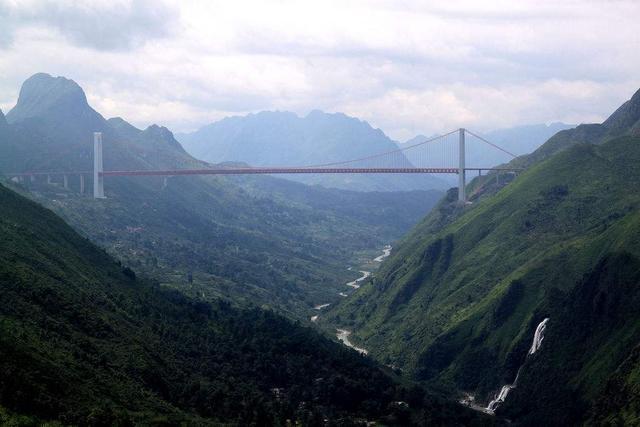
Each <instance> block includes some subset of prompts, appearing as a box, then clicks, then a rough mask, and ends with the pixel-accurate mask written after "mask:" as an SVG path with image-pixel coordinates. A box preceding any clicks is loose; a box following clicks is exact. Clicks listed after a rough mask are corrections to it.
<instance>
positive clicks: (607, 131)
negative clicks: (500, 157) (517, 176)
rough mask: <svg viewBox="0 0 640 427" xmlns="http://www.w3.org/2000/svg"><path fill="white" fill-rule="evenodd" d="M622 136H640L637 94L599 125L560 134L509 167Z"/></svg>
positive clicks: (532, 162)
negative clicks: (570, 148)
mask: <svg viewBox="0 0 640 427" xmlns="http://www.w3.org/2000/svg"><path fill="white" fill-rule="evenodd" d="M623 135H636V136H637V135H640V90H638V91H637V92H636V93H635V94H634V95H633V96H632V97H631V99H630V100H628V101H627V102H625V103H624V104H622V105H621V106H620V108H618V109H617V110H616V111H615V112H614V113H613V114H612V115H611V116H610V117H609V118H608V119H607V120H605V121H604V122H603V123H602V124H582V125H580V126H577V127H576V128H574V129H567V130H563V131H560V132H558V133H557V134H555V135H554V136H553V137H552V138H550V139H549V140H548V141H547V142H546V143H545V144H544V145H543V146H542V147H540V148H539V149H537V150H536V151H534V152H533V153H531V154H530V155H528V156H522V157H520V158H518V159H515V160H513V161H512V162H511V164H512V165H514V166H520V167H527V166H530V165H532V164H535V163H536V162H539V161H541V160H544V159H547V158H549V156H552V155H553V154H555V153H557V152H559V151H561V150H564V149H566V148H568V147H571V146H572V145H575V144H583V143H591V144H599V143H603V142H605V141H608V140H610V139H613V138H616V137H619V136H623Z"/></svg>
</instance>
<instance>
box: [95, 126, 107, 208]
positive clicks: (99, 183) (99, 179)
mask: <svg viewBox="0 0 640 427" xmlns="http://www.w3.org/2000/svg"><path fill="white" fill-rule="evenodd" d="M102 172H103V169H102V132H94V133H93V198H94V199H104V198H105V197H104V176H102Z"/></svg>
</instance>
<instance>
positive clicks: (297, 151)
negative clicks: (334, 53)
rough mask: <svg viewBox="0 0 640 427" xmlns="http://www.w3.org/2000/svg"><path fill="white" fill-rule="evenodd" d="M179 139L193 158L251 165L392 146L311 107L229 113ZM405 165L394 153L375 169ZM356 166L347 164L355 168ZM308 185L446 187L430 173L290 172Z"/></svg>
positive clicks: (376, 132) (349, 120)
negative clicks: (308, 109)
mask: <svg viewBox="0 0 640 427" xmlns="http://www.w3.org/2000/svg"><path fill="white" fill-rule="evenodd" d="M177 138H178V140H179V141H180V142H181V143H183V144H184V146H185V149H186V150H187V151H188V152H190V153H191V154H193V155H194V156H195V157H198V158H201V159H204V160H207V161H210V162H216V163H217V162H224V161H236V162H245V163H248V164H250V165H252V166H273V165H276V166H310V165H319V164H325V163H332V162H340V161H344V160H351V159H359V158H362V157H366V156H370V155H372V154H379V153H384V152H388V151H393V150H397V149H398V147H397V145H396V144H395V143H394V142H393V141H392V140H391V139H390V138H389V137H387V136H386V135H385V134H384V133H383V132H382V131H381V130H380V129H374V128H372V127H371V126H370V125H369V124H368V123H367V122H364V121H361V120H358V119H356V118H353V117H349V116H347V115H345V114H341V113H336V114H329V113H324V112H322V111H318V110H315V111H312V112H310V113H309V114H307V115H306V116H304V117H299V116H297V115H296V114H294V113H290V112H280V111H263V112H260V113H257V114H249V115H248V116H244V117H240V116H236V117H228V118H225V119H223V120H220V121H218V122H215V123H212V124H209V125H206V126H204V127H202V128H200V129H198V130H197V131H195V132H192V133H187V134H178V135H177ZM402 164H407V165H408V164H410V162H409V161H408V160H407V158H406V157H405V156H404V155H403V154H402V153H398V154H397V156H396V158H394V159H393V160H392V159H386V158H383V159H381V160H380V161H379V164H376V166H377V167H392V166H395V167H398V165H402ZM358 165H359V164H355V165H351V166H355V167H357V166H358ZM288 178H289V179H294V180H296V181H300V182H304V183H307V184H321V185H323V186H325V187H331V188H342V189H349V190H359V191H406V190H425V189H437V190H444V189H446V188H447V187H448V185H447V184H446V182H445V181H444V180H442V179H440V178H438V177H435V176H432V175H423V176H415V175H391V176H389V175H290V176H288Z"/></svg>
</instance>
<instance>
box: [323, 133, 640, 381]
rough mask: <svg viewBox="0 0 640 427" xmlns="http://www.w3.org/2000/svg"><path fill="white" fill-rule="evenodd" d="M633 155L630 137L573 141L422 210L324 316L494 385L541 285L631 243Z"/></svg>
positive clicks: (560, 281) (545, 291) (524, 341)
mask: <svg viewBox="0 0 640 427" xmlns="http://www.w3.org/2000/svg"><path fill="white" fill-rule="evenodd" d="M639 164H640V140H639V139H638V138H632V137H625V138H621V139H618V140H615V141H611V142H609V143H607V144H605V145H603V146H593V145H578V146H574V147H572V148H569V149H567V150H566V151H564V152H562V153H560V154H559V155H557V156H554V157H553V158H551V159H550V160H548V161H546V162H543V163H541V164H538V165H537V166H534V167H532V168H531V169H530V170H528V171H527V172H526V173H525V174H524V175H523V176H521V177H520V178H519V179H517V180H516V181H515V182H514V183H512V184H511V185H510V186H508V187H506V188H505V189H503V190H502V191H501V192H499V193H498V194H497V195H496V196H494V197H492V198H489V199H487V200H485V201H483V202H481V203H480V205H479V206H477V207H475V208H474V209H471V210H469V211H468V212H467V213H465V214H464V215H462V216H461V217H460V218H459V219H458V220H457V221H455V222H453V223H452V224H450V225H448V226H445V227H444V228H443V229H441V230H440V231H439V232H437V233H435V234H433V231H434V227H433V224H432V223H433V217H432V218H429V219H427V220H425V221H424V222H423V224H421V225H419V226H418V227H417V228H416V229H415V230H414V232H413V233H411V235H410V236H409V237H407V238H406V239H405V241H404V242H403V243H402V244H401V245H400V246H399V247H398V250H397V251H395V252H394V254H393V256H392V258H391V259H390V260H389V262H387V263H385V264H384V265H383V266H382V268H381V270H380V272H379V273H378V275H377V277H376V278H375V279H374V280H373V282H372V283H371V284H370V285H368V286H365V287H363V288H362V290H361V292H359V293H358V294H357V296H356V297H354V299H352V300H350V301H349V302H348V303H347V304H345V305H343V306H342V307H339V308H338V310H334V311H333V312H330V313H329V314H328V316H329V317H328V320H329V321H330V322H334V323H337V324H341V325H343V326H344V325H346V326H351V327H353V328H354V329H355V330H356V331H357V333H356V335H357V337H359V338H360V339H362V340H363V341H364V345H365V347H366V348H368V349H369V350H370V351H372V352H373V353H374V354H375V355H376V356H377V357H379V358H380V359H381V360H383V361H385V362H389V363H394V364H396V365H400V366H403V367H405V368H407V369H409V370H410V371H412V372H413V373H415V374H417V375H418V376H420V377H422V378H425V379H434V378H435V377H437V378H438V379H439V380H441V381H446V382H450V383H453V384H454V385H455V386H456V388H462V389H469V390H475V391H479V392H484V393H487V392H489V391H491V390H494V389H495V388H496V387H498V386H499V385H500V384H501V383H503V382H506V381H507V380H508V379H509V378H513V377H514V376H515V369H517V366H519V364H520V363H521V362H522V356H523V353H522V352H523V349H524V351H525V352H526V347H527V346H528V345H529V344H530V340H531V337H532V334H533V329H534V328H535V326H536V324H537V322H539V321H540V320H541V318H540V316H541V314H540V312H538V311H537V310H539V309H541V307H547V306H549V304H550V302H549V294H550V292H552V290H553V289H556V290H559V291H562V292H569V291H570V290H571V289H572V288H573V287H574V286H576V283H579V281H580V279H581V278H582V276H583V275H584V274H586V273H587V272H589V271H590V270H591V269H592V268H593V267H594V266H595V265H598V262H599V261H600V260H601V259H602V257H604V256H605V255H606V254H610V253H618V252H620V251H624V252H627V253H630V254H632V256H637V255H638V254H639V253H640V252H639V251H640V243H639V242H638V239H637V229H636V228H635V223H634V221H635V218H636V216H637V208H638V206H639V204H640V194H638V193H637V192H635V191H630V189H634V188H637V185H638V183H640V166H638V165H639ZM550 328H553V323H550ZM625 331H626V333H628V334H629V336H630V337H635V335H634V334H635V333H636V332H635V325H633V326H632V325H629V329H628V330H625ZM603 345H604V346H605V348H608V347H607V345H608V344H607V345H605V344H603ZM614 353H615V352H614ZM620 357H622V352H618V353H615V354H614V356H612V357H611V359H612V361H611V365H608V366H606V369H604V370H603V374H602V375H605V374H604V373H611V371H612V369H613V367H614V366H615V363H619V362H620V360H619V359H620ZM602 375H601V376H602ZM601 376H600V377H601ZM589 377H590V376H589V375H587V376H585V378H589ZM600 377H598V378H595V379H594V381H595V382H597V383H598V386H599V385H600V384H601V382H600V380H602V378H600ZM594 387H595V386H594ZM596 388H597V387H596Z"/></svg>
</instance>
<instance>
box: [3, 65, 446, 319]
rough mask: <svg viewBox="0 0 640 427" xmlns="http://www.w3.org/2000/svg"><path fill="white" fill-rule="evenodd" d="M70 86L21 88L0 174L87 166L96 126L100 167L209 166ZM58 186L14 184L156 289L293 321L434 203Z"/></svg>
mask: <svg viewBox="0 0 640 427" xmlns="http://www.w3.org/2000/svg"><path fill="white" fill-rule="evenodd" d="M38 91H40V92H41V93H40V92H38ZM78 91H80V92H82V90H81V89H80V88H79V86H78V85H77V84H76V83H75V82H73V81H71V80H68V79H64V78H53V77H51V76H48V75H43V74H38V75H35V76H33V77H32V78H30V79H28V80H27V81H26V82H25V84H24V87H23V89H22V90H21V93H20V98H19V100H18V104H17V105H16V106H15V107H14V109H13V110H12V112H11V114H10V116H12V123H11V124H10V125H9V129H8V132H7V133H6V134H5V136H4V137H3V136H2V134H0V153H1V154H2V155H0V171H3V172H12V171H22V170H40V171H51V170H91V168H92V132H93V131H94V130H102V131H103V132H104V147H105V149H104V150H105V152H104V158H105V169H106V170H109V169H112V170H118V169H128V168H131V169H171V168H182V167H206V166H207V165H206V164H204V162H201V161H198V160H196V159H194V158H192V157H191V156H189V155H188V154H187V153H185V152H184V150H183V149H182V147H181V146H180V144H179V143H178V142H177V141H176V140H175V139H174V138H173V135H172V134H171V132H170V131H169V130H167V129H166V128H162V127H159V126H156V125H153V126H149V127H148V128H147V129H145V130H141V129H137V128H135V127H134V126H132V125H130V124H129V123H127V122H126V121H124V120H123V119H119V118H115V119H110V120H105V119H104V118H103V117H102V116H100V115H99V114H98V113H97V112H95V111H94V110H93V109H92V108H91V107H90V106H89V105H88V104H87V102H86V97H85V96H84V93H78ZM69 94H72V95H69ZM34 98H36V99H38V100H41V102H40V103H35V104H34V102H33V99H34ZM50 98H52V99H50ZM70 103H71V104H73V105H69V104H70ZM67 109H68V110H69V111H67ZM85 119H86V120H85ZM57 179H58V181H57V182H55V178H54V185H48V184H47V183H46V181H45V180H44V179H41V180H38V181H36V182H25V183H23V184H22V185H20V186H15V187H14V188H15V189H17V190H19V191H23V192H25V194H29V196H30V197H33V198H35V199H36V200H38V201H39V202H40V203H42V204H45V205H47V206H48V207H50V208H51V209H53V210H55V211H56V212H57V213H58V214H60V215H61V216H63V217H64V218H65V219H66V220H67V221H68V222H69V223H70V224H71V225H72V226H73V227H75V228H76V229H77V230H79V231H80V232H81V233H82V234H83V235H85V236H87V237H89V238H91V239H92V240H93V241H94V242H97V243H99V244H100V245H101V246H103V247H105V248H107V250H108V251H109V252H110V253H111V254H112V255H114V256H116V257H117V258H118V259H120V260H121V261H122V262H124V263H126V264H127V265H129V266H132V267H135V268H136V269H137V270H138V271H139V272H142V273H145V274H149V275H151V276H152V277H154V278H157V279H158V280H161V281H162V282H163V283H164V284H167V285H170V286H173V287H176V288H179V289H181V290H184V291H186V292H188V293H190V294H192V295H196V294H197V295H199V296H202V294H203V293H204V294H205V296H206V297H208V298H209V297H211V298H213V297H216V296H218V297H226V298H229V299H231V300H232V301H234V302H238V303H242V304H256V305H264V306H268V307H272V308H274V309H278V310H281V311H283V312H286V313H287V314H289V315H291V316H295V317H297V318H308V311H309V310H310V309H311V308H312V307H313V306H314V305H316V304H319V303H320V302H325V301H336V300H337V299H338V298H340V297H339V295H338V292H339V291H341V290H342V284H343V283H345V282H347V281H349V280H353V279H355V277H353V276H354V275H356V273H354V272H349V271H347V270H346V266H347V264H350V263H354V262H356V259H357V258H358V257H359V256H360V254H361V253H362V252H365V253H366V252H368V251H375V250H377V249H378V248H381V247H382V246H383V245H384V244H387V243H389V242H391V241H393V240H394V239H396V238H397V237H399V236H400V235H401V234H402V233H404V232H405V231H406V230H408V229H409V228H410V227H411V226H412V225H413V224H415V223H416V222H417V221H418V220H419V218H420V217H421V216H422V215H424V213H426V212H427V211H428V210H429V209H430V207H431V206H432V205H433V204H434V203H435V201H436V200H437V198H438V197H439V195H438V193H435V192H431V193H428V192H423V193H406V194H395V195H391V194H365V193H354V192H340V191H337V190H326V189H322V188H309V187H306V186H303V185H301V184H297V183H292V182H290V181H286V180H281V179H274V178H269V177H253V178H236V179H227V178H199V177H181V178H178V177H173V178H168V179H167V180H166V181H165V180H163V179H162V178H144V177H141V178H107V179H106V194H107V199H106V200H100V201H96V200H93V199H91V198H89V197H87V196H86V195H81V194H78V186H79V184H78V178H77V176H70V177H69V187H70V188H69V189H64V188H62V186H61V185H59V184H60V183H61V182H60V180H61V178H57ZM91 184H92V183H91V179H90V177H87V179H86V188H91Z"/></svg>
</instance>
